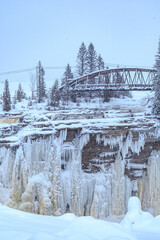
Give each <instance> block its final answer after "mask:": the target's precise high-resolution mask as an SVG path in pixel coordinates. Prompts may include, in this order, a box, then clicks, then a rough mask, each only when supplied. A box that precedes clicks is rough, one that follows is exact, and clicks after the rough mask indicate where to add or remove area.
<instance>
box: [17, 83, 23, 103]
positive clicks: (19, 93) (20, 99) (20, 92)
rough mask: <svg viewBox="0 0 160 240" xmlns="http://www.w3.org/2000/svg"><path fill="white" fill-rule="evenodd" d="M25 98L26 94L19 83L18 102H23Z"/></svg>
mask: <svg viewBox="0 0 160 240" xmlns="http://www.w3.org/2000/svg"><path fill="white" fill-rule="evenodd" d="M23 98H24V92H23V89H22V86H21V84H20V83H19V85H18V90H17V101H18V102H21V101H22V99H23Z"/></svg>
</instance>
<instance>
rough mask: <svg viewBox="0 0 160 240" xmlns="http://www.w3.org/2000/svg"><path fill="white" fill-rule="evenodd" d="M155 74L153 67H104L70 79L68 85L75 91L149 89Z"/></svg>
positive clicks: (151, 86) (151, 87)
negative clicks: (104, 68)
mask: <svg viewBox="0 0 160 240" xmlns="http://www.w3.org/2000/svg"><path fill="white" fill-rule="evenodd" d="M155 74H156V70H155V69H147V68H126V67H125V68H115V69H106V70H101V71H97V72H94V73H90V74H88V75H85V76H81V77H78V78H76V79H72V80H71V79H70V80H69V82H68V86H69V88H70V89H71V90H72V91H75V92H90V91H150V90H152V89H153V79H154V76H155ZM63 87H64V86H62V87H61V89H63Z"/></svg>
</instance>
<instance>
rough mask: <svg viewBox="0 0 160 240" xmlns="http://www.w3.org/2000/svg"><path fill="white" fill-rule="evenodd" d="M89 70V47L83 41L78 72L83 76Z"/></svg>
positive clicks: (78, 61)
mask: <svg viewBox="0 0 160 240" xmlns="http://www.w3.org/2000/svg"><path fill="white" fill-rule="evenodd" d="M86 72H87V48H86V46H85V44H84V42H82V44H81V46H80V48H79V52H78V55H77V73H78V75H79V76H83V75H84V74H85V73H86Z"/></svg>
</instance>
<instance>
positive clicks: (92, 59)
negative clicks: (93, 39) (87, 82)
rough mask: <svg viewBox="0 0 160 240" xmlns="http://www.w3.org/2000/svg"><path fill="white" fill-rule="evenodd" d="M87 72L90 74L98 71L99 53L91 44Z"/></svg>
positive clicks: (88, 52)
mask: <svg viewBox="0 0 160 240" xmlns="http://www.w3.org/2000/svg"><path fill="white" fill-rule="evenodd" d="M87 70H88V72H89V73H91V72H94V71H96V70H97V53H96V51H95V49H94V46H93V43H90V44H89V46H88V51H87Z"/></svg>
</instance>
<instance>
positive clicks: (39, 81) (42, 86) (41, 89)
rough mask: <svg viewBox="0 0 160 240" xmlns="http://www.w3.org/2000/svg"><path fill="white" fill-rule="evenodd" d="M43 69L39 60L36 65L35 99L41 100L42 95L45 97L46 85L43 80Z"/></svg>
mask: <svg viewBox="0 0 160 240" xmlns="http://www.w3.org/2000/svg"><path fill="white" fill-rule="evenodd" d="M44 75H45V71H44V69H43V67H42V65H41V62H40V61H39V63H38V66H37V101H38V103H40V102H42V101H43V99H44V97H46V86H45V81H44Z"/></svg>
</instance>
